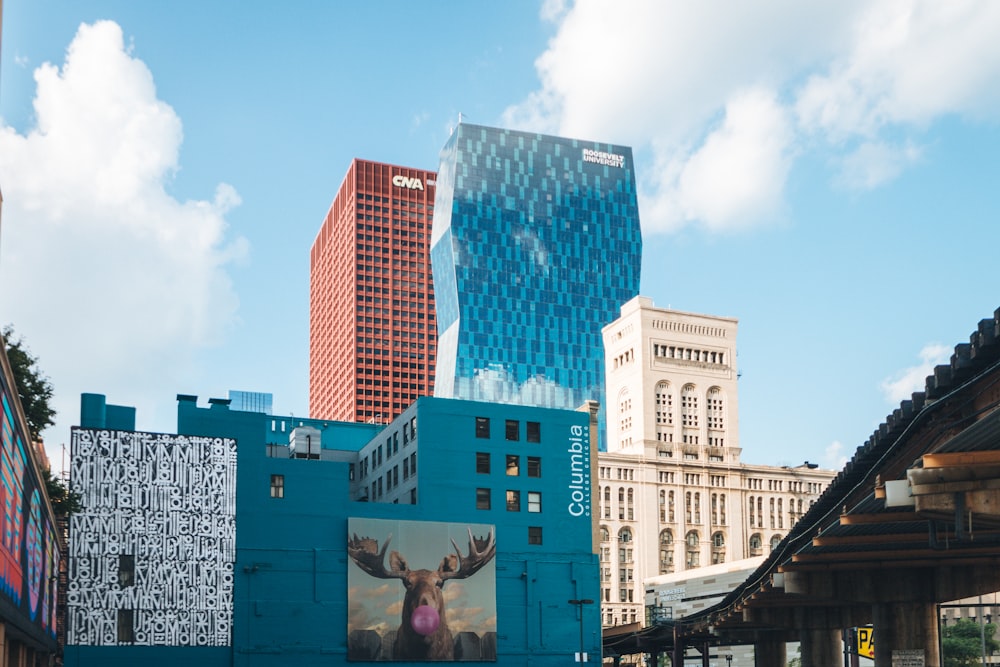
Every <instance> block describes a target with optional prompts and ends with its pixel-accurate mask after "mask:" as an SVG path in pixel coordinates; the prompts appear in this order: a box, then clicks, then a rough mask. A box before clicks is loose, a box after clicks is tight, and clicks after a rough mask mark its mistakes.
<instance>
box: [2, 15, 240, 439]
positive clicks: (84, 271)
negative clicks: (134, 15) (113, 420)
mask: <svg viewBox="0 0 1000 667" xmlns="http://www.w3.org/2000/svg"><path fill="white" fill-rule="evenodd" d="M35 81H36V84H37V93H36V98H35V100H34V108H35V115H36V119H37V124H36V127H34V128H32V129H30V131H28V132H27V133H26V134H24V135H22V134H19V133H18V132H17V131H15V130H14V129H13V128H11V127H7V126H3V125H0V183H2V186H3V194H4V211H3V238H2V243H0V252H2V257H0V259H2V262H0V276H2V280H0V312H2V318H3V321H4V322H11V323H13V324H14V327H15V330H16V331H17V332H18V333H19V334H21V335H22V336H23V337H24V339H25V341H26V342H27V343H28V344H29V345H30V347H31V349H32V351H33V352H34V353H35V354H36V355H37V356H38V357H39V360H40V366H41V367H42V369H43V370H44V371H45V372H46V373H47V374H48V375H49V376H50V377H51V379H52V382H53V385H54V386H55V389H56V392H57V395H56V401H55V403H56V408H57V409H58V410H59V412H60V414H59V417H58V419H59V424H58V425H57V428H56V429H49V432H48V433H46V434H45V435H46V439H47V440H48V441H49V443H50V444H54V443H55V442H65V441H68V438H69V426H70V425H72V424H75V423H77V421H78V417H79V394H80V392H81V391H95V392H99V393H106V394H108V400H109V402H112V403H114V402H115V401H116V395H117V396H124V397H127V398H125V399H124V400H127V401H128V404H129V405H137V404H143V403H146V402H148V403H149V404H150V405H153V404H155V403H160V404H162V402H163V396H162V395H160V394H161V392H162V390H161V389H160V387H162V386H174V385H175V384H176V378H177V377H180V376H181V375H182V374H183V373H184V372H185V371H188V370H190V368H191V363H192V360H193V355H194V353H195V352H196V351H197V350H198V349H199V348H202V347H204V346H208V345H211V344H213V343H217V342H220V341H221V340H222V339H223V337H224V335H225V332H226V330H227V329H228V328H229V327H230V326H232V324H233V323H234V321H235V317H236V310H237V307H238V300H237V298H236V295H235V293H234V291H233V288H232V285H231V282H230V279H229V276H228V275H227V273H226V267H227V265H229V264H230V263H231V262H233V261H235V260H237V259H239V258H241V257H243V256H244V255H245V252H246V243H245V241H244V240H242V239H232V238H228V237H227V234H226V228H227V224H226V220H225V216H226V214H227V213H228V212H229V211H230V210H231V209H232V208H233V207H234V206H237V205H239V203H240V200H239V196H238V195H237V193H236V191H235V190H234V189H233V188H232V187H230V186H228V185H225V184H220V185H219V186H218V187H217V189H216V192H215V194H214V196H213V197H212V199H211V200H206V201H202V200H198V201H178V200H177V199H175V198H174V197H172V196H170V195H169V194H168V193H167V192H166V190H165V186H166V184H167V183H168V182H169V180H170V178H171V177H172V175H173V174H174V173H175V172H176V171H177V169H178V153H179V149H180V144H181V140H182V130H181V121H180V119H179V118H178V117H177V115H176V113H174V111H173V109H171V108H170V106H169V105H167V104H166V103H165V102H163V101H161V100H159V99H157V97H156V88H155V85H154V82H153V76H152V74H151V73H150V71H149V69H148V68H147V67H146V66H145V64H144V63H143V62H141V61H140V60H138V59H137V58H135V57H133V56H131V55H130V54H129V52H128V51H127V50H126V48H125V46H124V43H123V38H122V32H121V29H120V28H119V26H118V25H117V24H115V23H113V22H109V21H102V22H98V23H95V24H93V25H81V26H80V29H79V31H78V32H77V34H76V36H75V38H74V39H73V42H72V43H71V44H70V46H69V49H68V50H67V54H66V60H65V63H64V64H63V65H62V67H61V68H60V67H57V66H55V65H52V64H48V63H46V64H44V65H42V66H40V67H39V68H38V69H37V70H35ZM163 369H168V370H167V371H166V372H168V373H171V372H172V373H174V376H173V377H171V378H164V377H163V372H164V370H163ZM118 400H122V399H118ZM140 410H141V411H142V412H143V413H144V414H145V413H146V407H145V405H143V407H141V408H140ZM151 411H152V410H151Z"/></svg>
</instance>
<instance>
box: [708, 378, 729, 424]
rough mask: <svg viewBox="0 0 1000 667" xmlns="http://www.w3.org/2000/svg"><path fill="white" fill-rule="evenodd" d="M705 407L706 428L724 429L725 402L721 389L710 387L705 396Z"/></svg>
mask: <svg viewBox="0 0 1000 667" xmlns="http://www.w3.org/2000/svg"><path fill="white" fill-rule="evenodd" d="M705 408H706V413H707V415H708V428H710V429H712V430H715V431H721V430H723V429H725V427H726V422H725V404H724V401H723V393H722V389H720V388H719V387H711V388H710V389H709V390H708V394H707V395H706V396H705Z"/></svg>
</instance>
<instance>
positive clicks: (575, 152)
mask: <svg viewBox="0 0 1000 667" xmlns="http://www.w3.org/2000/svg"><path fill="white" fill-rule="evenodd" d="M641 256H642V238H641V234H640V230H639V211H638V205H637V202H636V189H635V173H634V170H633V163H632V150H631V149H630V148H628V147H625V146H615V145H611V144H604V143H598V142H593V141H581V140H577V139H565V138H560V137H553V136H546V135H542V134H532V133H527V132H516V131H512V130H502V129H496V128H490V127H481V126H477V125H470V124H467V123H460V124H459V125H458V127H457V129H456V130H455V131H454V133H453V134H452V136H451V138H450V139H449V140H448V142H447V143H446V144H445V147H444V148H443V149H442V151H441V165H440V169H439V171H438V177H437V197H436V200H435V204H434V224H433V231H432V239H431V262H432V268H433V273H434V295H435V300H436V307H437V315H438V349H437V355H438V356H437V368H436V380H435V382H436V384H435V389H434V395H435V396H439V397H454V398H463V399H469V400H477V401H494V402H500V403H517V404H523V405H538V406H543V407H554V408H571V409H572V408H577V407H579V406H580V405H581V404H582V403H583V402H584V401H585V400H588V399H590V400H596V401H599V402H600V403H601V404H602V405H603V404H604V402H605V401H604V395H603V392H604V353H603V345H602V341H601V328H602V327H603V326H604V325H605V324H607V323H608V322H611V321H612V320H614V319H615V318H617V317H618V314H619V308H620V307H621V305H622V304H623V303H625V302H626V301H628V300H629V299H631V298H632V297H634V296H635V295H637V294H638V293H639V272H640V262H641ZM602 421H603V420H602Z"/></svg>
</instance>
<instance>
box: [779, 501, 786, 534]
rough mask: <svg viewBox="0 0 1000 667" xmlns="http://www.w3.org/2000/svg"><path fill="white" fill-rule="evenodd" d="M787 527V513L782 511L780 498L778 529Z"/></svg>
mask: <svg viewBox="0 0 1000 667" xmlns="http://www.w3.org/2000/svg"><path fill="white" fill-rule="evenodd" d="M784 527H785V513H784V511H782V509H781V498H778V528H784Z"/></svg>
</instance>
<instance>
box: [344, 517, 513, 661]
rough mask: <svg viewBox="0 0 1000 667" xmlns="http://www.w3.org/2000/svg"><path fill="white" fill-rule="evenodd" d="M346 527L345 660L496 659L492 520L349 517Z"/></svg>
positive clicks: (494, 548)
mask: <svg viewBox="0 0 1000 667" xmlns="http://www.w3.org/2000/svg"><path fill="white" fill-rule="evenodd" d="M347 532H348V542H347V553H348V555H349V556H350V558H351V561H352V562H353V564H354V565H355V566H356V567H353V566H349V567H348V575H347V586H348V588H347V590H348V618H347V634H348V639H347V658H348V660H358V661H361V660H369V661H371V660H391V661H423V660H428V661H429V660H476V661H495V660H496V618H497V614H496V564H495V562H494V557H495V555H496V529H495V527H494V526H492V525H476V524H474V525H470V524H452V523H439V522H424V521H388V520H383V519H361V518H349V519H348V523H347ZM390 544H391V545H392V547H393V550H392V551H391V552H390V553H389V554H388V555H386V551H387V549H388V548H389V545H390ZM411 564H412V565H411ZM417 568H424V569H417ZM427 568H434V569H427ZM384 579H390V580H391V579H398V580H399V582H400V585H399V586H396V585H391V584H389V583H387V582H385V581H382V580H384Z"/></svg>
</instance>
